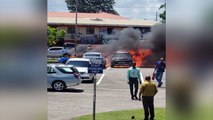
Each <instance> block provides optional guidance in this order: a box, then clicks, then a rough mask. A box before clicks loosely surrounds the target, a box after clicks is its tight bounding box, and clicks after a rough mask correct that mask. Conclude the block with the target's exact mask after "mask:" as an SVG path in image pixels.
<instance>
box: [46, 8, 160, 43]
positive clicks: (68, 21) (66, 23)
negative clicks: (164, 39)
mask: <svg viewBox="0 0 213 120" xmlns="http://www.w3.org/2000/svg"><path fill="white" fill-rule="evenodd" d="M47 22H48V25H49V26H52V27H55V28H58V29H63V30H65V31H66V32H67V34H66V36H65V38H64V40H65V41H66V42H74V41H75V25H76V24H75V23H76V13H69V12H48V19H47ZM158 23H159V22H157V21H151V20H138V19H129V18H126V17H123V16H119V15H114V14H110V13H105V12H101V13H78V14H77V28H78V29H77V31H78V32H77V42H78V43H94V42H95V43H96V42H99V43H100V42H101V38H102V36H103V35H107V34H111V33H112V32H113V30H122V29H123V28H127V27H133V28H138V29H140V30H141V32H142V33H146V32H149V31H150V28H151V26H153V25H155V24H158Z"/></svg>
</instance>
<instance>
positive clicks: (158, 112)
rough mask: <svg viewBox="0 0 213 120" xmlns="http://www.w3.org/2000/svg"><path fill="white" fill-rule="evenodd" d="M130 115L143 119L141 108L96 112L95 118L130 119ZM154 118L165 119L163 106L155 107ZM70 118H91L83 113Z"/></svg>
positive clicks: (81, 119)
mask: <svg viewBox="0 0 213 120" xmlns="http://www.w3.org/2000/svg"><path fill="white" fill-rule="evenodd" d="M132 116H134V119H133V120H143V118H144V111H143V109H136V110H122V111H112V112H104V113H97V114H96V120H132V119H131V118H132ZM155 119H156V120H165V109H164V108H157V109H155ZM71 120H92V115H84V116H80V117H78V118H74V119H71Z"/></svg>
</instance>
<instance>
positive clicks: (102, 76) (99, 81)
mask: <svg viewBox="0 0 213 120" xmlns="http://www.w3.org/2000/svg"><path fill="white" fill-rule="evenodd" d="M104 76H105V74H102V75H101V78H100V79H99V80H98V82H97V83H96V85H99V84H100V83H101V81H102V80H103V78H104Z"/></svg>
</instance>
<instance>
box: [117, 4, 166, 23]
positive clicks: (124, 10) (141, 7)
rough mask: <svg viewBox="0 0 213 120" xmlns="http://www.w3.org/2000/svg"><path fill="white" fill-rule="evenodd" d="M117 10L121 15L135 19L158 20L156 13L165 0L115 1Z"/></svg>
mask: <svg viewBox="0 0 213 120" xmlns="http://www.w3.org/2000/svg"><path fill="white" fill-rule="evenodd" d="M115 2H116V4H115V6H114V7H115V10H116V11H117V12H118V13H119V14H120V15H121V16H125V17H128V18H134V19H150V20H155V19H156V12H160V10H159V7H160V5H161V4H163V3H164V2H165V0H125V2H124V0H115Z"/></svg>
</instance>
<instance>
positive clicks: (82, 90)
mask: <svg viewBox="0 0 213 120" xmlns="http://www.w3.org/2000/svg"><path fill="white" fill-rule="evenodd" d="M126 71H127V68H109V69H106V70H105V71H104V75H98V76H97V84H98V85H97V106H96V109H97V112H106V111H114V110H128V109H137V108H142V103H141V101H137V100H131V98H130V93H129V86H128V84H127V81H126ZM141 72H142V73H143V76H145V75H151V74H152V72H153V69H151V68H141ZM101 78H102V79H101ZM163 82H164V83H165V75H164V78H163ZM158 90H159V93H158V94H157V95H156V97H155V107H165V103H166V100H165V98H166V97H165V94H166V93H165V84H163V86H162V88H159V89H158ZM92 106H93V84H91V83H82V84H81V85H79V86H75V87H73V88H72V89H68V90H66V91H64V92H54V91H51V90H50V91H48V119H49V120H70V119H71V118H74V117H77V116H81V115H86V114H92Z"/></svg>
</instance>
